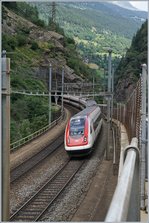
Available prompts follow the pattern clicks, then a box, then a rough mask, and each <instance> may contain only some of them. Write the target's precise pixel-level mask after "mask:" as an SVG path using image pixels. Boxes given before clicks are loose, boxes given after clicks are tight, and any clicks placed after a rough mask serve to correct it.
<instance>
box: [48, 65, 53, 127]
mask: <svg viewBox="0 0 149 223" xmlns="http://www.w3.org/2000/svg"><path fill="white" fill-rule="evenodd" d="M51 88H52V66H51V64H50V66H49V125H50V124H51V107H52V103H51Z"/></svg>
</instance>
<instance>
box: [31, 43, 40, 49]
mask: <svg viewBox="0 0 149 223" xmlns="http://www.w3.org/2000/svg"><path fill="white" fill-rule="evenodd" d="M31 49H32V50H37V49H39V46H38V43H37V42H35V41H34V42H32V45H31Z"/></svg>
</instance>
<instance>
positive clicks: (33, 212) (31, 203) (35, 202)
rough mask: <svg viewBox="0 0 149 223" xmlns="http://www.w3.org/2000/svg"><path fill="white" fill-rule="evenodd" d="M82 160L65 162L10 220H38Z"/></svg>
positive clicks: (69, 179) (72, 175)
mask: <svg viewBox="0 0 149 223" xmlns="http://www.w3.org/2000/svg"><path fill="white" fill-rule="evenodd" d="M84 162H85V160H70V161H68V162H67V163H65V164H64V165H63V167H62V168H61V169H60V170H59V171H58V172H57V173H56V174H55V175H54V176H53V177H52V178H50V179H49V180H48V181H47V182H46V183H45V184H44V185H43V187H42V188H41V189H40V190H39V191H38V192H37V193H36V194H35V195H34V196H33V197H31V198H30V199H29V200H28V201H27V202H26V203H25V204H24V205H23V206H22V207H21V208H20V209H19V210H18V211H16V212H15V213H14V214H13V215H12V216H11V217H10V221H27V222H28V221H39V220H40V219H41V217H42V216H43V214H44V213H45V211H46V210H47V209H48V208H49V207H50V205H52V203H53V202H54V201H55V200H56V198H57V197H58V196H59V195H60V193H61V192H62V191H63V190H64V188H65V187H66V186H67V185H68V183H69V182H70V181H71V179H72V178H73V177H74V175H75V174H76V173H77V172H78V171H79V169H80V168H81V166H82V165H83V164H84Z"/></svg>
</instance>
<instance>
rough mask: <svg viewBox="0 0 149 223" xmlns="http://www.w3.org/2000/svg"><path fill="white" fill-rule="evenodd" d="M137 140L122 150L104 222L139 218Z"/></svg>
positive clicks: (136, 219) (133, 140)
mask: <svg viewBox="0 0 149 223" xmlns="http://www.w3.org/2000/svg"><path fill="white" fill-rule="evenodd" d="M139 188H140V187H139V150H138V140H137V138H133V139H132V141H131V144H130V145H129V146H128V147H126V149H125V152H124V164H123V168H122V172H121V176H120V178H119V181H118V184H117V187H116V190H115V193H114V196H113V199H112V202H111V205H110V208H109V210H108V214H107V216H106V219H105V222H126V221H139V220H140V196H139Z"/></svg>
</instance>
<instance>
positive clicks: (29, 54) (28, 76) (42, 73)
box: [2, 2, 91, 142]
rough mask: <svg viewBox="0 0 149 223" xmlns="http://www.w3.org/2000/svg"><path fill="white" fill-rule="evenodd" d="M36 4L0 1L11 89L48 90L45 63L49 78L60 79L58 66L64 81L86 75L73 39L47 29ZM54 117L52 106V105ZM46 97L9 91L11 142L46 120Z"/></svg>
mask: <svg viewBox="0 0 149 223" xmlns="http://www.w3.org/2000/svg"><path fill="white" fill-rule="evenodd" d="M38 14H39V13H38V11H37V8H36V7H32V6H30V5H28V4H27V3H25V2H8V3H7V2H5V3H4V2H3V4H2V49H5V50H6V51H7V56H8V57H10V59H11V75H10V77H11V89H12V90H22V91H23V90H25V91H32V92H34V91H35V92H36V91H39V92H47V91H48V72H49V64H50V63H51V64H52V67H53V77H52V80H53V81H57V82H58V81H60V82H61V72H62V66H64V69H65V82H71V81H73V82H82V81H83V80H85V79H88V80H89V79H90V74H91V72H90V69H89V67H88V66H87V65H86V64H84V63H83V62H82V61H81V59H80V57H79V55H78V53H77V51H76V49H75V48H76V47H75V44H74V40H73V39H71V38H67V37H66V36H64V35H62V34H63V33H64V32H63V30H62V29H60V27H59V26H56V28H57V30H59V31H60V33H61V34H58V33H56V32H51V31H49V30H50V27H49V26H48V25H46V24H45V23H44V22H43V21H42V20H40V19H39V16H38ZM52 109H53V112H52V116H53V118H54V114H55V112H54V110H55V109H56V108H55V107H53V108H52ZM48 110H49V108H48V98H47V97H42V98H41V97H37V96H36V97H35V96H34V97H33V96H23V95H18V94H11V142H13V141H16V140H17V139H20V138H23V137H25V136H26V135H28V134H30V133H32V132H34V131H36V130H38V129H39V128H42V127H43V126H45V125H47V124H48Z"/></svg>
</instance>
